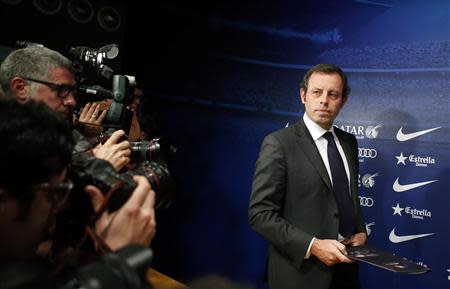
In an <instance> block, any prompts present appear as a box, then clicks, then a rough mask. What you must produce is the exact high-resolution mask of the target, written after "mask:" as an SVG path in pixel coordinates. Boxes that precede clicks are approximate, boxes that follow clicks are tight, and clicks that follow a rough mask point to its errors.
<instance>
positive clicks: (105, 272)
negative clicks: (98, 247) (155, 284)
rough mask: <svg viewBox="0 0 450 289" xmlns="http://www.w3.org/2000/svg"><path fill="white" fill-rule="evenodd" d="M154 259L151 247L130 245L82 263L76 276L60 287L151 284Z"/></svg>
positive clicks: (118, 288) (99, 288) (91, 288)
mask: <svg viewBox="0 0 450 289" xmlns="http://www.w3.org/2000/svg"><path fill="white" fill-rule="evenodd" d="M152 259H153V251H152V250H151V249H150V248H146V247H142V246H137V245H132V246H127V247H125V248H122V249H120V250H118V251H117V252H115V253H109V254H106V255H105V256H103V257H102V258H101V259H100V260H99V261H97V262H94V263H91V264H88V265H86V266H84V267H81V268H80V269H78V270H77V272H76V273H75V276H74V278H72V279H71V280H70V281H69V282H67V283H66V284H65V285H64V286H63V287H60V288H59V289H75V288H76V289H110V288H116V289H128V288H150V287H149V286H148V283H147V282H146V273H147V270H148V269H149V268H150V265H151V262H152Z"/></svg>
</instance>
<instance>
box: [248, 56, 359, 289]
mask: <svg viewBox="0 0 450 289" xmlns="http://www.w3.org/2000/svg"><path fill="white" fill-rule="evenodd" d="M349 92H350V88H349V86H348V83H347V77H346V76H345V74H344V73H343V71H342V70H341V69H340V68H339V67H337V66H334V65H328V64H319V65H316V66H314V67H312V68H311V69H310V70H309V71H308V72H307V73H306V75H305V77H304V79H303V82H302V84H301V89H300V96H301V101H302V103H303V104H304V105H305V114H304V115H303V118H302V119H301V120H300V121H299V122H298V123H296V124H295V125H293V126H289V127H287V128H285V129H281V130H279V131H276V132H274V133H271V134H269V135H268V136H267V137H266V138H265V139H264V141H263V143H262V145H261V150H260V154H259V158H258V160H257V162H256V168H255V174H254V178H253V187H252V195H251V198H250V204H249V221H250V224H251V225H252V227H253V228H254V229H255V230H256V231H257V232H258V233H259V234H261V235H262V236H263V237H264V238H265V239H267V240H268V241H269V243H270V248H269V259H268V281H269V287H270V288H308V289H314V288H324V289H325V288H359V287H360V285H359V280H358V267H357V263H354V262H352V261H351V260H350V259H349V258H347V257H346V249H345V248H346V246H358V245H363V244H365V243H366V241H367V234H366V230H365V224H364V219H363V215H362V211H361V208H360V206H359V200H358V192H357V191H358V170H359V167H358V157H357V156H358V154H357V152H358V145H357V142H356V138H355V137H354V136H353V135H351V134H349V133H346V132H344V131H342V130H340V129H338V128H336V127H333V121H334V119H335V118H336V116H337V115H338V113H339V111H340V109H341V108H342V106H343V105H344V104H345V102H346V101H347V99H348V95H349ZM326 132H330V133H331V134H330V133H327V134H326V135H324V134H325V133H326ZM328 135H330V138H331V139H330V140H328V138H326V137H327V136H328ZM331 143H332V144H333V145H334V149H332V148H330V145H331ZM333 151H334V152H335V153H334V154H333ZM337 158H338V159H339V163H340V164H341V166H340V168H339V169H335V168H336V164H337V163H338V161H337ZM329 161H330V162H329ZM342 164H343V166H342ZM339 176H343V177H342V178H341V180H339ZM339 188H341V189H340V191H341V193H342V191H344V192H345V193H343V194H339V192H338V191H339ZM342 188H344V189H342Z"/></svg>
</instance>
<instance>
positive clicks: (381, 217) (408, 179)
mask: <svg viewBox="0 0 450 289" xmlns="http://www.w3.org/2000/svg"><path fill="white" fill-rule="evenodd" d="M346 118H354V119H358V116H346ZM396 123H397V122H393V123H381V124H380V123H379V122H377V121H376V120H373V124H364V125H361V124H358V123H354V124H351V123H345V124H339V123H337V124H336V126H337V127H339V128H341V129H343V130H345V131H347V132H349V133H352V134H353V135H355V137H356V138H357V139H358V145H359V148H358V158H359V162H360V175H359V178H358V185H359V200H360V205H361V207H362V209H363V211H364V213H365V217H366V229H367V231H368V233H369V242H370V244H372V245H375V246H379V247H382V248H387V249H388V250H389V251H391V252H392V253H395V254H397V255H401V256H404V257H407V258H409V259H412V260H413V261H415V262H417V263H419V264H424V265H426V266H429V267H431V268H432V272H431V273H429V274H427V275H426V276H421V277H420V278H423V280H433V281H431V283H428V285H426V286H422V285H420V284H415V285H414V284H412V283H411V284H412V285H411V287H410V288H441V287H440V286H444V285H430V284H446V283H443V282H447V284H448V280H450V273H448V272H450V269H447V268H448V265H447V263H448V257H449V256H448V250H446V249H444V251H442V249H440V248H447V247H448V245H445V244H446V243H448V242H449V241H450V240H449V234H448V231H449V230H450V211H449V210H448V205H444V204H443V203H448V202H450V195H449V194H448V192H449V182H448V177H449V175H448V153H449V151H448V143H446V142H445V141H444V140H447V139H448V130H445V131H444V130H443V128H442V126H436V125H433V124H428V123H420V122H418V123H404V124H400V125H397V124H396ZM367 132H369V133H367ZM369 136H370V137H369ZM445 172H447V174H445ZM369 220H370V222H369ZM375 224H376V226H375ZM441 246H442V247H441ZM435 270H436V271H435ZM443 270H447V273H448V274H445V276H444V277H443V276H442V275H443V274H442V271H443ZM379 273H380V272H376V270H374V269H373V268H364V267H363V269H362V274H361V275H362V276H364V274H369V275H371V274H373V275H374V276H375V275H376V274H379ZM389 278H393V280H403V281H392V282H406V283H408V282H411V281H410V280H409V279H408V277H407V276H406V277H405V276H396V277H393V276H389ZM445 278H446V279H448V280H444V279H445ZM423 282H424V283H426V282H430V281H423ZM363 283H364V281H363ZM406 283H404V284H406ZM378 284H380V283H378ZM377 286H378V285H373V288H378V287H377ZM384 286H385V287H386V288H391V287H392V288H397V287H396V286H394V285H390V284H389V282H386V284H385V285H384ZM447 286H448V285H447ZM365 287H367V288H371V287H372V285H371V284H366V286H365ZM380 288H381V287H380ZM398 288H403V287H402V286H400V287H398ZM442 288H444V287H442Z"/></svg>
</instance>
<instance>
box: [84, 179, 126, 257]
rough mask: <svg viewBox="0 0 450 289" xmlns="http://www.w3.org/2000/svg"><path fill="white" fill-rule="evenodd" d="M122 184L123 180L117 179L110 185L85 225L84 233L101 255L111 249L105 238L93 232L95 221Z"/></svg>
mask: <svg viewBox="0 0 450 289" xmlns="http://www.w3.org/2000/svg"><path fill="white" fill-rule="evenodd" d="M123 185H124V182H123V181H117V182H116V183H115V184H114V185H112V186H111V189H110V190H109V191H108V192H107V193H106V195H105V199H104V201H103V203H102V204H101V206H100V208H99V209H98V210H97V211H96V212H95V214H94V215H93V216H92V218H91V219H90V220H89V222H88V224H87V225H86V235H87V236H88V237H90V238H91V240H92V241H93V242H94V245H95V248H96V249H97V251H98V252H100V254H101V255H104V254H106V253H110V252H112V249H111V248H110V247H109V246H108V244H107V243H106V242H105V240H104V239H103V238H102V237H101V236H99V235H98V234H97V233H96V232H95V222H96V221H97V220H98V219H99V218H100V217H101V215H102V214H103V213H104V212H105V211H106V209H107V208H108V203H109V200H110V199H111V197H112V195H113V194H114V192H115V191H117V190H118V189H120V188H121V187H123Z"/></svg>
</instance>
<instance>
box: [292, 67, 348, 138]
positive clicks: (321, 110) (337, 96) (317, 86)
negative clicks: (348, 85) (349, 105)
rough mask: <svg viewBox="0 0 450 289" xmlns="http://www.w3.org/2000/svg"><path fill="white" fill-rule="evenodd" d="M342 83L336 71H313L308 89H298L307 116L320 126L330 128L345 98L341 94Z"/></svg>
mask: <svg viewBox="0 0 450 289" xmlns="http://www.w3.org/2000/svg"><path fill="white" fill-rule="evenodd" d="M342 91H343V83H342V79H341V77H340V76H339V74H337V73H332V74H325V73H321V72H314V73H313V74H312V75H311V77H310V78H309V81H308V90H307V91H304V90H303V89H301V90H300V97H301V100H302V103H303V104H304V105H305V112H306V114H307V115H308V117H309V118H310V119H311V120H313V121H314V122H315V123H317V124H318V125H320V126H321V127H322V128H324V129H326V130H328V129H330V128H331V125H332V124H333V121H334V119H335V118H336V117H337V115H338V113H339V110H340V109H341V107H342V106H343V105H344V103H345V101H346V100H347V99H344V98H343V96H342Z"/></svg>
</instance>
